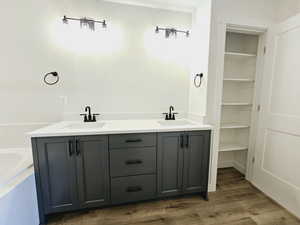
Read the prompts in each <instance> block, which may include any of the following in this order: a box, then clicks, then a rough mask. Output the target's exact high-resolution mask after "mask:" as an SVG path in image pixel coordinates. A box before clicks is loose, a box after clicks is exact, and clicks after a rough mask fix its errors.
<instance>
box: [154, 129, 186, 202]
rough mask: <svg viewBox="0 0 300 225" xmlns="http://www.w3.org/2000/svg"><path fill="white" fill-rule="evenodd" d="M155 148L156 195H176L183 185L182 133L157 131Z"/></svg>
mask: <svg viewBox="0 0 300 225" xmlns="http://www.w3.org/2000/svg"><path fill="white" fill-rule="evenodd" d="M157 150H158V158H157V167H158V180H157V184H158V195H159V196H172V195H178V194H180V193H181V192H182V185H183V181H182V178H183V151H184V149H183V133H182V132H176V133H159V134H158V149H157Z"/></svg>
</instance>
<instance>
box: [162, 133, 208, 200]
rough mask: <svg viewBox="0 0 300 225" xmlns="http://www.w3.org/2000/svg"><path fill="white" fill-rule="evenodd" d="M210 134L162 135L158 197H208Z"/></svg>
mask: <svg viewBox="0 0 300 225" xmlns="http://www.w3.org/2000/svg"><path fill="white" fill-rule="evenodd" d="M209 146H210V131H196V132H176V133H161V134H158V193H159V196H172V195H178V194H184V193H197V192H200V193H202V194H203V196H204V197H205V198H206V197H207V183H208V169H209V168H208V166H209V151H210V148H209Z"/></svg>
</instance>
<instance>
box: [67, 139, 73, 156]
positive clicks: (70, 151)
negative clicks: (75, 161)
mask: <svg viewBox="0 0 300 225" xmlns="http://www.w3.org/2000/svg"><path fill="white" fill-rule="evenodd" d="M68 150H69V156H72V155H73V153H74V152H73V142H72V141H71V140H70V141H69V143H68Z"/></svg>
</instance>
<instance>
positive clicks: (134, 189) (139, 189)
mask: <svg viewBox="0 0 300 225" xmlns="http://www.w3.org/2000/svg"><path fill="white" fill-rule="evenodd" d="M142 190H143V188H142V187H140V186H133V187H128V188H127V189H126V192H139V191H142Z"/></svg>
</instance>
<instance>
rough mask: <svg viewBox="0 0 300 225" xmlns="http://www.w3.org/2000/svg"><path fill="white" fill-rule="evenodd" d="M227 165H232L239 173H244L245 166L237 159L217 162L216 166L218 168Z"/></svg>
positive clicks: (226, 166)
mask: <svg viewBox="0 0 300 225" xmlns="http://www.w3.org/2000/svg"><path fill="white" fill-rule="evenodd" d="M228 167H234V168H235V169H236V170H238V171H239V172H240V173H242V174H246V167H245V166H243V165H242V164H240V163H239V162H237V161H224V162H219V164H218V168H220V169H221V168H228Z"/></svg>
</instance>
